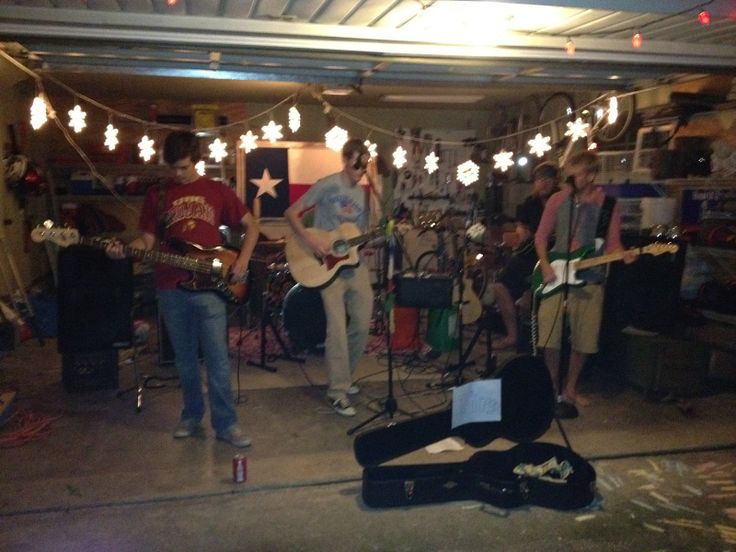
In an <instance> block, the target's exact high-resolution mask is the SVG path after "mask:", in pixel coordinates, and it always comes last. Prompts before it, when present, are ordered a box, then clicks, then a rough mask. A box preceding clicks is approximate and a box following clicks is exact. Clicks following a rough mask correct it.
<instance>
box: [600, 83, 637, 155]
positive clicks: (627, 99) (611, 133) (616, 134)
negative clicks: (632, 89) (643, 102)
mask: <svg viewBox="0 0 736 552" xmlns="http://www.w3.org/2000/svg"><path fill="white" fill-rule="evenodd" d="M614 95H615V94H613V93H611V96H614ZM609 97H610V96H609ZM606 104H608V101H606ZM607 107H608V105H606V108H607ZM635 112H636V96H635V95H633V94H630V95H628V96H622V97H619V98H618V118H617V119H616V121H615V122H614V123H613V124H610V123H608V122H605V123H604V124H602V125H600V127H599V128H598V130H596V133H595V137H596V138H597V139H598V140H600V141H602V142H608V143H610V142H615V141H617V140H620V139H621V137H623V135H624V134H626V131H627V130H629V127H630V126H631V121H632V120H633V119H634V113H635Z"/></svg>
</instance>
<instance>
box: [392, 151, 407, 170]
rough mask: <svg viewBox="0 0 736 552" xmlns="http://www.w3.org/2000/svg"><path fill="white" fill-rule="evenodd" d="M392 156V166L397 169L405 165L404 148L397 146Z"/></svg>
mask: <svg viewBox="0 0 736 552" xmlns="http://www.w3.org/2000/svg"><path fill="white" fill-rule="evenodd" d="M393 157H394V167H396V168H397V169H400V168H401V167H403V166H404V165H406V150H405V149H404V148H402V147H401V146H398V147H397V148H396V149H395V150H394V153H393Z"/></svg>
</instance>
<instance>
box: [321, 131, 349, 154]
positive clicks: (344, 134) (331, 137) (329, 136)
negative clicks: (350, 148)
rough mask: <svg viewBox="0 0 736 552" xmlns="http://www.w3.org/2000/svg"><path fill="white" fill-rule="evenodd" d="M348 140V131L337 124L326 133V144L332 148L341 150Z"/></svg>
mask: <svg viewBox="0 0 736 552" xmlns="http://www.w3.org/2000/svg"><path fill="white" fill-rule="evenodd" d="M347 141H348V131H347V130H345V129H344V128H340V127H339V126H337V125H335V126H333V127H332V128H331V129H330V130H328V131H327V132H326V133H325V145H326V146H327V147H328V148H330V149H331V150H335V151H340V150H341V149H342V147H343V146H344V145H345V142H347Z"/></svg>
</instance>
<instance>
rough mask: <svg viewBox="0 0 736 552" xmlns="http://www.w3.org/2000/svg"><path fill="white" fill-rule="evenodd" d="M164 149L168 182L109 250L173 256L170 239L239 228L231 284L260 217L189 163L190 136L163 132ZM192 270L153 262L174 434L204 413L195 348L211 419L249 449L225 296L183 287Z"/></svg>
mask: <svg viewBox="0 0 736 552" xmlns="http://www.w3.org/2000/svg"><path fill="white" fill-rule="evenodd" d="M163 155H164V161H166V163H167V164H168V165H169V166H170V167H171V169H172V171H173V177H174V178H173V179H172V182H170V183H169V184H166V185H161V186H154V187H152V188H151V189H149V190H148V193H147V194H146V197H145V200H144V203H143V209H142V212H141V217H140V221H139V228H140V230H141V235H140V236H139V237H138V238H136V239H135V240H133V241H132V242H131V243H130V244H129V246H128V247H127V248H124V247H123V244H121V243H120V242H117V241H113V242H111V243H110V244H109V245H108V247H107V250H106V251H107V255H108V256H109V257H111V258H113V259H119V258H122V257H123V256H125V254H126V249H128V250H130V249H136V250H145V251H151V250H152V249H153V248H154V247H156V246H157V245H158V246H159V247H160V248H161V250H162V252H164V253H172V254H173V253H174V252H175V249H172V244H173V242H174V241H175V240H181V241H184V242H188V243H196V244H198V245H200V246H202V247H205V248H212V247H215V246H218V245H219V244H220V243H221V241H222V238H221V236H220V232H219V228H220V226H221V225H227V226H230V227H237V226H242V227H243V228H244V229H245V238H244V240H243V243H242V245H241V248H240V251H239V252H238V254H237V257H236V258H235V259H234V261H233V262H232V264H231V265H230V266H229V269H227V270H226V271H223V272H224V277H225V278H227V279H228V280H229V281H231V282H235V283H237V282H242V281H244V280H245V278H246V276H247V272H248V263H249V262H250V258H251V254H252V253H253V249H254V248H255V246H256V242H257V240H258V221H257V220H256V219H255V218H253V216H252V215H251V213H250V212H249V211H248V210H247V208H246V207H245V205H243V202H242V201H240V199H238V197H237V196H236V195H235V193H234V192H233V191H232V190H231V189H230V188H228V187H227V186H225V185H224V184H222V183H221V182H217V181H214V180H211V179H209V178H206V177H202V176H199V174H198V173H197V169H196V168H195V166H194V165H195V164H196V163H197V161H199V159H200V152H199V145H198V142H197V137H196V136H195V135H194V134H192V133H191V132H185V131H176V132H172V133H171V134H169V136H168V137H167V138H166V141H165V143H164V152H163ZM164 262H165V261H164ZM190 276H191V275H190V273H189V272H188V271H187V270H184V269H182V268H179V267H176V266H171V265H168V264H158V265H157V266H156V273H155V281H156V289H157V295H158V308H159V312H160V313H161V316H162V318H163V320H164V322H165V323H166V329H167V331H168V333H169V338H170V340H171V344H172V346H173V349H174V363H175V365H176V369H177V372H178V373H179V381H180V384H181V390H182V395H183V399H184V407H183V408H182V412H181V418H180V421H179V425H178V426H177V427H176V429H175V431H174V437H175V438H186V437H191V436H192V435H194V434H195V433H198V432H199V431H200V430H201V426H200V422H201V420H202V418H203V417H204V413H205V405H204V398H203V396H202V382H201V376H200V369H199V358H198V357H199V348H200V347H201V349H202V353H203V355H204V362H205V365H206V366H207V389H208V398H209V405H210V414H211V416H210V417H211V424H212V427H213V429H214V430H215V433H216V436H217V438H218V439H220V440H222V441H225V442H228V443H230V444H231V445H234V446H236V447H247V446H249V445H250V439H249V438H248V437H246V436H245V435H244V434H243V431H242V430H241V428H240V426H239V425H238V424H237V415H236V412H235V407H234V405H233V392H232V384H231V379H230V359H229V356H228V344H227V311H226V305H225V301H224V300H223V298H222V297H221V294H219V293H216V291H213V290H212V289H207V288H203V289H202V290H201V291H191V290H186V289H182V287H184V284H185V282H186V281H187V280H188V279H189V278H190ZM223 284H226V282H224V283H223ZM222 287H223V288H224V287H226V285H223V286H222ZM195 288H196V286H195ZM190 289H192V288H191V287H190Z"/></svg>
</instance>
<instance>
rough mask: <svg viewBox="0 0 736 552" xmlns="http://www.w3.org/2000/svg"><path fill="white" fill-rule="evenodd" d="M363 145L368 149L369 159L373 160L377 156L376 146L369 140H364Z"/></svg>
mask: <svg viewBox="0 0 736 552" xmlns="http://www.w3.org/2000/svg"><path fill="white" fill-rule="evenodd" d="M363 145H364V146H365V147H366V148H368V155H370V156H371V159H375V158H376V157H377V156H378V151H377V149H376V148H377V147H378V146H377V145H376V144H374V143H373V142H371V141H370V140H366V141H365V142H363Z"/></svg>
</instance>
